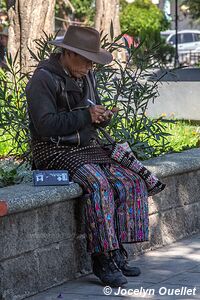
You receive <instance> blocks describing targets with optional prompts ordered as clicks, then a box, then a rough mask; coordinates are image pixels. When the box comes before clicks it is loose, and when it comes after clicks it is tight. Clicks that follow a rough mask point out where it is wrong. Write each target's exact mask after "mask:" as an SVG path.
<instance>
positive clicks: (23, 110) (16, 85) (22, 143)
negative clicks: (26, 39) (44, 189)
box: [0, 55, 30, 157]
mask: <svg viewBox="0 0 200 300" xmlns="http://www.w3.org/2000/svg"><path fill="white" fill-rule="evenodd" d="M16 58H17V55H16V57H15V58H14V60H13V59H12V58H11V56H10V55H8V56H7V69H6V71H3V70H0V138H1V144H2V143H10V144H11V145H12V147H11V149H10V151H9V153H7V155H16V156H20V157H23V156H24V155H27V154H28V153H30V150H29V139H30V137H29V130H28V119H27V105H26V97H25V92H24V90H25V86H26V82H27V77H28V75H29V74H21V73H20V69H19V67H18V66H17V65H16Z"/></svg>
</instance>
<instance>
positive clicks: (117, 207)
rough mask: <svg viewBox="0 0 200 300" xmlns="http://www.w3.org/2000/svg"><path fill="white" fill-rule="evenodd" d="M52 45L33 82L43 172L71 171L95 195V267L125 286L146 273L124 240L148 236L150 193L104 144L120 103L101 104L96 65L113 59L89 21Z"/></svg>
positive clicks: (90, 238) (35, 138) (30, 90)
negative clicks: (131, 260)
mask: <svg viewBox="0 0 200 300" xmlns="http://www.w3.org/2000/svg"><path fill="white" fill-rule="evenodd" d="M50 43H51V44H53V45H56V46H57V47H60V48H61V50H62V51H61V53H57V54H51V56H50V58H49V59H48V60H45V61H43V62H41V63H40V64H39V65H38V67H37V69H36V70H35V72H34V74H33V76H32V78H31V79H30V81H29V83H28V85H27V88H26V94H27V101H28V110H29V116H30V131H31V137H32V151H33V158H34V163H35V166H36V168H37V169H41V170H44V169H54V170H55V169H67V170H68V171H69V174H70V176H71V179H72V180H73V181H75V182H77V183H79V184H80V185H81V186H82V188H83V189H84V191H85V192H86V193H87V194H90V197H89V199H88V200H87V202H86V204H85V210H86V213H85V216H86V223H87V226H86V231H87V232H86V237H87V249H88V252H90V253H91V258H92V267H93V272H94V274H95V275H96V276H97V277H99V279H100V280H101V281H102V282H103V283H104V284H106V285H110V286H116V287H117V286H121V285H123V284H125V283H127V279H126V277H125V276H138V275H139V274H140V270H139V268H136V267H131V266H129V265H128V263H127V255H126V251H125V249H124V248H123V243H135V242H142V241H146V240H147V239H148V205H147V198H148V195H147V188H146V185H145V183H144V181H143V180H142V179H141V178H140V177H139V175H137V174H135V173H133V172H132V171H130V170H129V169H127V168H125V167H122V166H121V165H120V164H118V163H116V162H115V161H113V160H112V159H111V158H110V157H109V155H108V154H107V152H106V151H105V150H104V149H103V148H102V146H101V144H100V143H99V142H98V141H99V139H98V132H97V128H98V126H106V125H107V124H108V123H109V120H110V119H111V118H112V115H113V112H114V110H115V108H113V110H107V109H106V108H105V107H104V106H103V105H101V102H100V99H99V98H98V95H97V91H96V88H95V80H94V76H93V72H92V64H93V62H94V63H98V64H109V63H110V62H111V61H112V55H111V54H110V53H109V52H107V51H106V50H104V49H101V48H100V36H99V33H98V31H96V30H95V29H93V28H89V27H77V26H69V28H68V30H67V32H66V34H65V36H64V38H63V40H61V41H56V40H54V41H51V42H50ZM88 100H89V101H88ZM91 100H92V101H91ZM91 103H92V105H91Z"/></svg>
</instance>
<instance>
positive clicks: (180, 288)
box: [28, 234, 200, 300]
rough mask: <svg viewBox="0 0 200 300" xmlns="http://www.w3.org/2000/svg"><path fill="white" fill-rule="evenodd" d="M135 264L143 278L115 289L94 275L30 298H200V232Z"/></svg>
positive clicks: (152, 253) (42, 299) (72, 299)
mask: <svg viewBox="0 0 200 300" xmlns="http://www.w3.org/2000/svg"><path fill="white" fill-rule="evenodd" d="M131 264H133V265H135V266H139V267H140V268H141V271H142V273H141V275H140V276H139V277H135V278H134V277H132V278H131V277H129V278H128V284H127V285H126V286H125V287H123V288H121V290H119V289H117V288H115V289H113V290H112V291H111V289H110V288H109V287H107V288H105V293H108V294H110V295H109V296H107V295H105V293H104V292H103V289H104V286H102V285H101V283H100V281H99V280H98V279H97V278H96V277H95V276H94V275H89V276H85V277H82V278H81V279H77V280H73V281H69V282H67V283H65V284H63V285H61V286H58V287H55V288H52V289H49V290H47V291H46V292H44V293H41V294H38V295H35V296H33V297H30V298H28V300H59V299H61V300H68V299H69V300H86V299H89V300H125V299H142V298H143V299H157V300H158V299H159V300H173V299H178V300H179V299H180V300H181V299H187V300H191V299H200V234H198V235H194V236H192V237H190V238H187V239H184V240H181V241H179V242H176V243H174V244H171V245H170V246H166V247H163V248H160V249H157V250H154V251H151V252H148V253H146V254H144V255H141V256H138V257H137V258H136V259H135V260H134V261H131Z"/></svg>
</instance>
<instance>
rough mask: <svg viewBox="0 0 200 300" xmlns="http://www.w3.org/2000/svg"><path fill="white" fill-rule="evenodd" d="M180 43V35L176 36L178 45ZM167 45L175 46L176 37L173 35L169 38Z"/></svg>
mask: <svg viewBox="0 0 200 300" xmlns="http://www.w3.org/2000/svg"><path fill="white" fill-rule="evenodd" d="M180 42H181V35H180V34H178V43H179V44H180ZM169 43H170V44H171V45H175V43H176V35H175V34H174V35H172V36H171V38H170V39H169Z"/></svg>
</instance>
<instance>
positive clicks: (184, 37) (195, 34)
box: [166, 29, 200, 54]
mask: <svg viewBox="0 0 200 300" xmlns="http://www.w3.org/2000/svg"><path fill="white" fill-rule="evenodd" d="M166 42H167V43H168V44H170V45H172V46H174V47H175V43H176V34H175V33H172V34H170V35H169V36H168V37H167V39H166ZM178 52H179V54H181V53H183V54H184V53H189V52H200V30H194V29H191V30H189V29H188V30H181V31H178Z"/></svg>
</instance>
